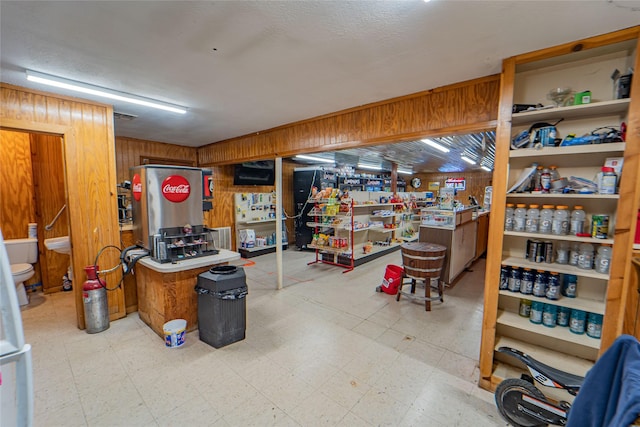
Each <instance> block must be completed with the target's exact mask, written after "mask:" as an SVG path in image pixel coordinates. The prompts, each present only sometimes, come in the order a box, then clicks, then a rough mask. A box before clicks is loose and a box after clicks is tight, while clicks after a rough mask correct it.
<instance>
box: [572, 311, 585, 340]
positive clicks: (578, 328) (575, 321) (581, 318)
mask: <svg viewBox="0 0 640 427" xmlns="http://www.w3.org/2000/svg"><path fill="white" fill-rule="evenodd" d="M586 322H587V313H586V312H584V311H582V310H575V309H574V310H571V315H570V317H569V330H570V331H571V332H573V333H574V334H578V335H582V334H584V329H585V326H586Z"/></svg>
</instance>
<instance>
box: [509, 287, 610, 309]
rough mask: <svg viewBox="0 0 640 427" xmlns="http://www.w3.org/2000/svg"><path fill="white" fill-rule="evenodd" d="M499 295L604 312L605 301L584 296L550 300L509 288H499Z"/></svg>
mask: <svg viewBox="0 0 640 427" xmlns="http://www.w3.org/2000/svg"><path fill="white" fill-rule="evenodd" d="M500 295H502V296H505V297H507V298H515V299H528V300H531V301H539V302H542V303H545V304H551V305H556V306H558V307H568V308H575V309H578V310H584V311H587V312H590V313H598V314H604V310H605V303H604V301H596V300H591V299H585V298H567V297H564V296H563V297H561V298H560V299H557V300H550V299H548V298H543V297H536V296H534V295H525V294H521V293H520V292H511V291H509V290H504V289H503V290H501V291H500Z"/></svg>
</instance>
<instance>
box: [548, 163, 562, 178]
mask: <svg viewBox="0 0 640 427" xmlns="http://www.w3.org/2000/svg"><path fill="white" fill-rule="evenodd" d="M549 173H550V174H551V182H553V181H557V180H559V179H560V172H558V167H557V166H553V165H552V166H549Z"/></svg>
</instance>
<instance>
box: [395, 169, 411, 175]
mask: <svg viewBox="0 0 640 427" xmlns="http://www.w3.org/2000/svg"><path fill="white" fill-rule="evenodd" d="M398 173H402V174H405V175H413V171H410V170H404V169H398Z"/></svg>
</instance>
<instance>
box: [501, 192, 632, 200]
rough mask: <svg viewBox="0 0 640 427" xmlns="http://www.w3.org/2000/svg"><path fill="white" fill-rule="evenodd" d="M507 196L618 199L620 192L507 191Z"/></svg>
mask: <svg viewBox="0 0 640 427" xmlns="http://www.w3.org/2000/svg"><path fill="white" fill-rule="evenodd" d="M507 198H518V199H602V200H618V199H620V195H619V194H580V193H566V194H562V193H548V194H537V193H507Z"/></svg>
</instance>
